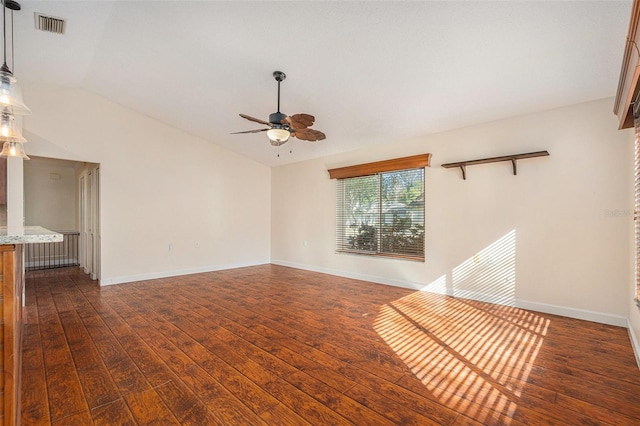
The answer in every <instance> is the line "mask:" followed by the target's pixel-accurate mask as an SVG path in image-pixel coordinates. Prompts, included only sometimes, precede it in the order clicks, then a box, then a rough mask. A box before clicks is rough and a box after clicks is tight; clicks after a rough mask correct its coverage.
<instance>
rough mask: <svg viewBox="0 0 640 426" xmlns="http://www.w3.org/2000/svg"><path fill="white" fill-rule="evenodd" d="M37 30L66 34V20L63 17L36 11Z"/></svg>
mask: <svg viewBox="0 0 640 426" xmlns="http://www.w3.org/2000/svg"><path fill="white" fill-rule="evenodd" d="M35 17H36V30H41V31H46V32H48V33H54V34H64V30H65V27H66V22H65V20H64V19H62V18H55V17H53V16H47V15H43V14H41V13H38V12H36V13H35Z"/></svg>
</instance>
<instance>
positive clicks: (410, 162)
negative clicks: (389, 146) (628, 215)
mask: <svg viewBox="0 0 640 426" xmlns="http://www.w3.org/2000/svg"><path fill="white" fill-rule="evenodd" d="M430 160H431V154H420V155H413V156H411V157H402V158H395V159H393V160H384V161H376V162H374V163H366V164H358V165H355V166H347V167H339V168H336V169H329V178H331V179H347V178H354V177H360V176H370V175H375V174H376V173H382V172H392V171H394V170H406V169H417V168H419V167H429V161H430Z"/></svg>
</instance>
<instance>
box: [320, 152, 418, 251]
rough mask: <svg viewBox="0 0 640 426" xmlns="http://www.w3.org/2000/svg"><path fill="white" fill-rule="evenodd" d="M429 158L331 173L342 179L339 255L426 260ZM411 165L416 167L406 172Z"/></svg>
mask: <svg viewBox="0 0 640 426" xmlns="http://www.w3.org/2000/svg"><path fill="white" fill-rule="evenodd" d="M429 158H430V155H429V154H425V155H422V156H416V157H407V158H403V159H397V160H389V161H385V162H378V163H369V164H366V165H360V166H353V167H349V168H343V169H333V170H330V171H329V174H330V176H331V177H335V176H344V177H340V178H338V180H337V183H336V250H337V251H338V252H350V253H358V254H367V255H379V256H389V257H400V258H406V259H412V260H424V201H425V197H424V194H425V191H424V167H425V166H427V165H428V163H429ZM409 159H411V160H412V161H409V162H408V163H407V160H409ZM407 165H409V166H414V167H413V168H402V167H406V166H407ZM415 166H418V167H415ZM367 168H372V169H367ZM397 168H402V169H399V170H398V169H397ZM346 169H350V171H348V173H345V170H346ZM372 170H377V171H376V172H375V173H374V174H372ZM361 174H364V175H363V176H361Z"/></svg>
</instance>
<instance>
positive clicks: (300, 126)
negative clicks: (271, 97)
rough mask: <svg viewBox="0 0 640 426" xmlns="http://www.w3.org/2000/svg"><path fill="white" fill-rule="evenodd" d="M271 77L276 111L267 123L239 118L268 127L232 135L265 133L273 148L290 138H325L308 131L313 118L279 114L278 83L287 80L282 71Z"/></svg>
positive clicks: (304, 115)
mask: <svg viewBox="0 0 640 426" xmlns="http://www.w3.org/2000/svg"><path fill="white" fill-rule="evenodd" d="M273 77H274V78H275V79H276V81H277V82H278V111H277V112H274V113H273V114H270V115H269V121H264V120H260V119H259V118H255V117H251V116H249V115H246V114H240V117H242V118H245V119H247V120H249V121H253V122H256V123H260V124H264V125H265V126H269V127H268V128H266V129H257V130H246V131H244V132H235V133H232V135H237V134H240V133H260V132H267V136H268V137H269V141H270V142H271V145H273V146H280V145H282V144H284V143H286V142H287V141H288V140H289V138H290V137H294V138H298V139H300V140H303V141H310V142H315V141H321V140H323V139H325V138H326V137H327V136H326V135H325V134H324V133H322V132H321V131H318V130H314V129H310V128H309V127H311V126H312V125H313V122H314V121H315V119H316V118H315V117H314V116H313V115H309V114H294V115H290V116H288V115H286V114H283V113H281V112H280V83H281V82H282V81H283V80H284V79H285V78H287V76H286V75H285V73H283V72H282V71H274V72H273Z"/></svg>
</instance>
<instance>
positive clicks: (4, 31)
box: [2, 0, 8, 68]
mask: <svg viewBox="0 0 640 426" xmlns="http://www.w3.org/2000/svg"><path fill="white" fill-rule="evenodd" d="M4 2H5V0H2V43H3V52H2V54H3V59H4V68H8V67H7V16H6V14H7V6H6V5H5V3H4Z"/></svg>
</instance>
